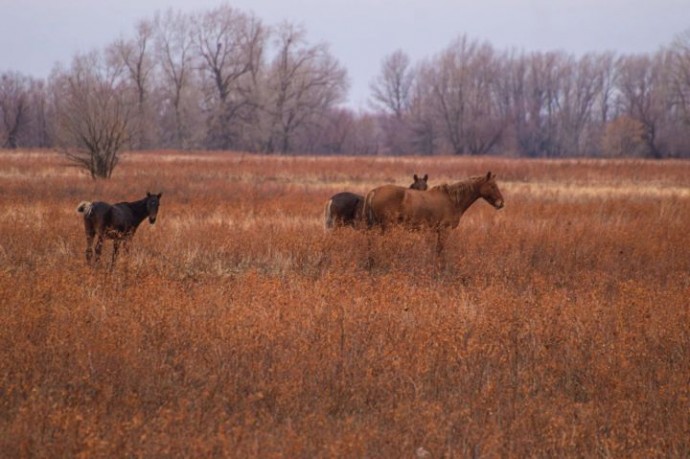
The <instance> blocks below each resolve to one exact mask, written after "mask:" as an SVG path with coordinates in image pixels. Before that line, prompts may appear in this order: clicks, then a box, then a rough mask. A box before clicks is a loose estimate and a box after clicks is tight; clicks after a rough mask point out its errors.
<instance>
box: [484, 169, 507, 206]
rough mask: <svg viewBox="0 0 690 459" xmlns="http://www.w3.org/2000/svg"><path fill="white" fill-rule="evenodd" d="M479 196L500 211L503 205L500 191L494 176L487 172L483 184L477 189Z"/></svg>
mask: <svg viewBox="0 0 690 459" xmlns="http://www.w3.org/2000/svg"><path fill="white" fill-rule="evenodd" d="M479 196H481V197H482V198H484V199H485V200H486V202H488V203H489V204H491V205H492V206H494V207H495V208H496V209H501V208H502V207H503V206H504V205H505V201H503V195H502V194H501V190H499V189H498V185H496V175H495V174H492V173H491V172H488V173H487V174H486V178H485V180H484V182H483V183H482V184H481V185H480V187H479Z"/></svg>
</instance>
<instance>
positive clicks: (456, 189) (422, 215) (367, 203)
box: [363, 172, 504, 253]
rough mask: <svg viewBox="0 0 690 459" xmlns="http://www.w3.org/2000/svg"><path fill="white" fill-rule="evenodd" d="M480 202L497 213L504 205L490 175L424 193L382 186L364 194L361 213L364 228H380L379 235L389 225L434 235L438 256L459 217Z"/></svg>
mask: <svg viewBox="0 0 690 459" xmlns="http://www.w3.org/2000/svg"><path fill="white" fill-rule="evenodd" d="M479 198H483V199H484V200H486V201H487V202H488V203H489V204H491V205H492V206H494V207H495V208H496V209H501V208H502V207H503V205H504V201H503V195H501V191H500V190H499V189H498V185H496V176H495V175H492V174H491V172H489V173H487V174H486V175H485V176H479V177H471V178H468V179H466V180H462V181H460V182H457V183H453V184H451V185H448V184H443V185H438V186H435V187H433V188H430V189H429V190H427V191H425V192H423V193H421V192H419V191H416V190H410V189H407V188H403V187H399V186H394V185H384V186H381V187H378V188H375V189H373V190H371V191H370V192H369V193H368V194H367V196H366V198H365V200H364V208H363V213H364V218H365V219H366V222H367V226H368V227H370V228H371V227H380V228H381V231H382V232H385V230H386V228H387V227H389V226H391V225H402V226H403V227H406V228H409V229H422V228H429V229H432V230H434V231H436V233H437V241H436V251H437V253H441V251H442V250H443V244H444V242H445V239H446V237H447V236H448V232H449V231H450V230H451V229H453V228H456V227H457V226H458V223H459V222H460V217H462V215H463V214H464V213H465V211H466V210H467V209H469V207H470V206H471V205H472V204H474V202H475V201H476V200H477V199H479Z"/></svg>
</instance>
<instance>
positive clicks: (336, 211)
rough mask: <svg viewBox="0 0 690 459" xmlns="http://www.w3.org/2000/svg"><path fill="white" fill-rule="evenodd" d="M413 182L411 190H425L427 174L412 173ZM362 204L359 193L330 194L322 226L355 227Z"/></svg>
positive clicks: (359, 218) (328, 227) (360, 218)
mask: <svg viewBox="0 0 690 459" xmlns="http://www.w3.org/2000/svg"><path fill="white" fill-rule="evenodd" d="M412 178H413V179H414V182H412V185H410V188H411V189H413V190H422V191H423V190H426V189H427V188H428V187H429V185H428V184H427V181H428V180H429V174H424V177H422V178H420V177H417V174H414V175H413V177H412ZM363 205H364V196H362V195H360V194H355V193H350V192H349V191H344V192H342V193H337V194H334V195H333V196H331V199H329V200H328V202H327V203H326V208H325V210H324V227H325V228H326V229H327V230H328V229H333V228H338V227H341V226H351V227H353V228H354V227H355V226H356V225H357V222H359V221H361V220H362V206H363Z"/></svg>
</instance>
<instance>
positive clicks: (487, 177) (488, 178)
mask: <svg viewBox="0 0 690 459" xmlns="http://www.w3.org/2000/svg"><path fill="white" fill-rule="evenodd" d="M486 179H487V180H491V171H489V172H487V173H486Z"/></svg>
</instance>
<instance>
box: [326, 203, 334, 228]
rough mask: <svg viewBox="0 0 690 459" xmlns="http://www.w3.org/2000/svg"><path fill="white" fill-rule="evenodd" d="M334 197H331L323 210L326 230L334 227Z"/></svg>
mask: <svg viewBox="0 0 690 459" xmlns="http://www.w3.org/2000/svg"><path fill="white" fill-rule="evenodd" d="M332 207H333V199H329V200H328V202H327V203H326V208H325V209H324V212H323V227H324V229H326V230H330V229H333V227H334V226H335V221H334V218H333V208H332Z"/></svg>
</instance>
